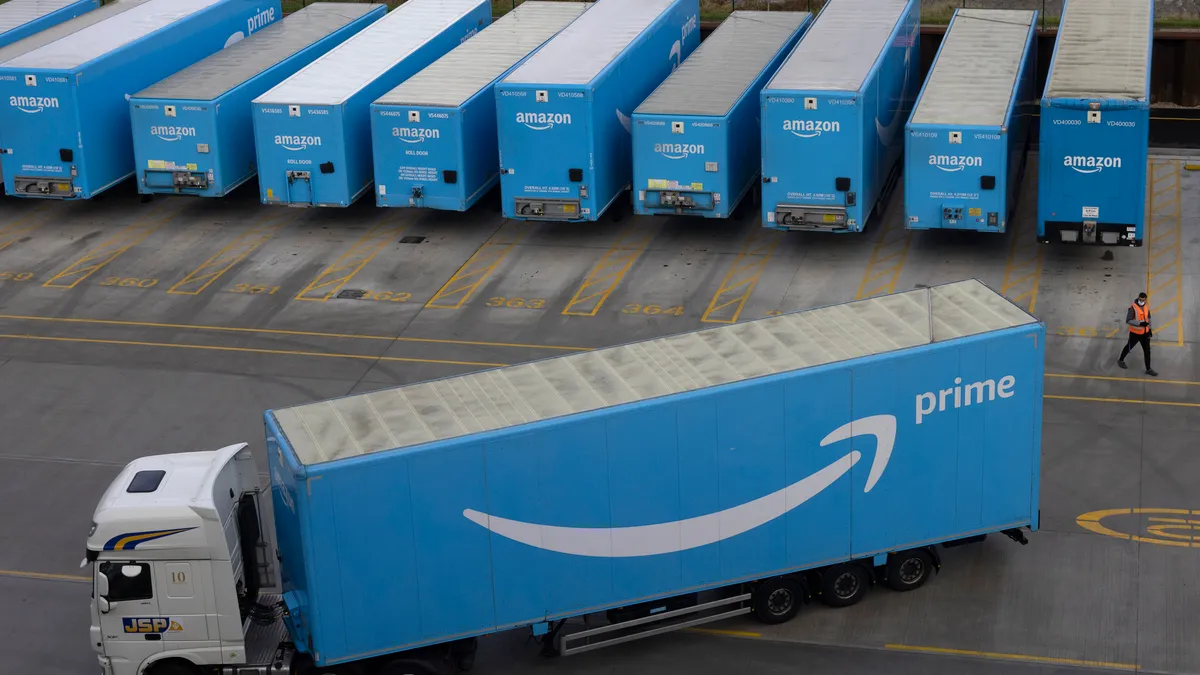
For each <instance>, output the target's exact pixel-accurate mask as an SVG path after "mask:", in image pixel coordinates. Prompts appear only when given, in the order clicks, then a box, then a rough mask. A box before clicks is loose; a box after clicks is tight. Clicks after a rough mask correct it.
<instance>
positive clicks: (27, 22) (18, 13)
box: [0, 0, 100, 47]
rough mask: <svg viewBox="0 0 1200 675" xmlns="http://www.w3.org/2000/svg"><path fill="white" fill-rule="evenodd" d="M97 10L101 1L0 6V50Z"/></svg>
mask: <svg viewBox="0 0 1200 675" xmlns="http://www.w3.org/2000/svg"><path fill="white" fill-rule="evenodd" d="M99 6H100V0H8V2H5V3H4V4H2V5H0V47H3V46H5V45H10V44H12V43H14V42H16V41H17V40H23V39H25V38H27V37H29V36H30V35H33V34H34V33H37V32H39V31H43V30H46V29H47V28H50V27H51V26H57V25H58V24H60V23H62V22H64V21H69V20H71V19H74V18H75V17H77V16H79V15H80V14H84V13H87V12H90V11H92V10H93V9H96V8H98V7H99Z"/></svg>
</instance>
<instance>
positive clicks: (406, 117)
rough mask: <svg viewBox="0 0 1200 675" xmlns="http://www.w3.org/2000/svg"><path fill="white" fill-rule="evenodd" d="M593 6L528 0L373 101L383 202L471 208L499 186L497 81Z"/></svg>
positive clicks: (377, 170) (379, 191)
mask: <svg viewBox="0 0 1200 675" xmlns="http://www.w3.org/2000/svg"><path fill="white" fill-rule="evenodd" d="M587 7H588V5H587V4H585V3H582V2H545V1H538V0H533V1H529V2H524V3H522V4H521V5H520V6H519V7H517V8H516V9H514V10H513V11H511V12H509V13H508V14H505V15H504V16H503V17H502V18H501V19H499V20H498V21H496V23H494V24H492V25H491V26H490V27H489V28H488V29H487V30H486V31H484V32H482V33H481V34H480V35H479V36H477V37H476V38H474V39H471V40H468V41H467V42H465V43H463V44H462V45H459V46H458V47H456V48H455V49H453V50H451V51H450V53H448V54H446V55H445V56H443V57H442V58H440V59H438V60H437V61H435V62H434V63H433V64H432V65H431V66H429V67H428V68H426V69H424V70H422V71H421V72H420V73H417V74H416V75H414V76H413V77H411V78H409V79H408V80H406V81H405V82H404V83H402V84H401V85H400V86H398V87H396V88H395V89H393V90H392V91H389V92H388V93H387V94H385V95H384V96H382V97H381V98H380V99H379V100H377V101H375V102H374V103H372V104H371V130H372V138H373V140H372V146H373V150H374V161H375V184H376V185H377V186H378V189H377V190H376V191H375V193H376V194H375V200H376V204H377V205H378V206H402V207H410V206H411V207H428V208H435V209H447V210H453V211H465V210H467V209H468V208H470V207H471V205H472V204H474V203H475V202H476V201H478V200H479V198H480V197H482V196H483V195H484V194H485V193H486V192H487V191H488V190H489V189H491V188H492V187H493V186H495V184H496V183H497V182H499V180H500V156H499V147H498V144H497V138H496V96H495V91H494V90H495V83H496V82H497V81H498V80H499V79H500V78H502V77H504V75H506V74H507V73H509V72H511V71H512V70H513V69H514V68H516V67H518V66H519V65H520V64H521V63H523V62H524V61H525V60H526V59H527V58H528V57H529V56H530V54H532V53H533V52H535V51H536V50H537V49H538V48H539V47H540V46H541V45H542V44H544V43H545V42H546V41H547V40H549V39H550V38H552V37H553V36H554V35H555V34H557V33H558V32H559V31H561V30H562V29H563V28H564V27H565V26H567V25H568V24H570V23H571V22H572V21H574V20H575V19H577V18H579V16H580V14H582V13H583V12H584V10H585V9H587Z"/></svg>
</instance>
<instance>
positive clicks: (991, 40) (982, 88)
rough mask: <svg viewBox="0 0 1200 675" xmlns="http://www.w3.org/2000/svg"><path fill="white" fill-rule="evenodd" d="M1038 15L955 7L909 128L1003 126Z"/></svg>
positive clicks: (1035, 13) (1022, 11) (1030, 11)
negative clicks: (963, 125) (952, 18)
mask: <svg viewBox="0 0 1200 675" xmlns="http://www.w3.org/2000/svg"><path fill="white" fill-rule="evenodd" d="M1036 16H1037V12H1034V11H1032V10H1021V9H960V10H958V11H957V12H956V13H955V15H954V20H953V22H951V24H950V30H949V31H947V33H946V37H945V38H944V40H943V42H942V48H941V53H940V54H939V55H938V58H937V61H936V62H935V63H934V64H933V70H932V71H931V72H930V73H929V78H928V79H927V80H926V82H925V91H924V92H923V93H922V94H921V97H920V99H918V100H917V107H916V110H915V111H914V112H913V117H912V123H913V124H972V125H982V126H1000V125H1002V124H1004V117H1005V114H1006V113H1007V112H1008V108H1009V104H1010V102H1011V101H1012V98H1013V96H1015V95H1016V87H1017V76H1018V75H1019V74H1020V72H1021V57H1022V56H1023V55H1024V53H1025V45H1026V44H1027V43H1028V41H1029V34H1030V32H1032V31H1033V30H1034V25H1033V24H1034V20H1035V18H1036Z"/></svg>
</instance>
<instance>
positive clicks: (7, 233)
mask: <svg viewBox="0 0 1200 675" xmlns="http://www.w3.org/2000/svg"><path fill="white" fill-rule="evenodd" d="M45 211H46V204H45V203H41V204H38V205H37V206H35V207H33V208H31V209H29V212H28V213H24V214H22V215H21V217H20V218H17V219H16V220H14V221H12V222H11V223H9V224H8V225H6V226H5V227H0V251H3V250H4V249H6V248H8V247H9V246H12V245H13V244H15V243H17V242H18V241H20V240H21V238H22V237H24V236H25V235H27V234H29V233H30V232H32V231H34V230H36V229H37V228H39V227H41V225H42V222H40V221H37V220H34V218H36V217H38V216H41V215H42V214H43V213H44V212H45ZM31 221H32V222H31Z"/></svg>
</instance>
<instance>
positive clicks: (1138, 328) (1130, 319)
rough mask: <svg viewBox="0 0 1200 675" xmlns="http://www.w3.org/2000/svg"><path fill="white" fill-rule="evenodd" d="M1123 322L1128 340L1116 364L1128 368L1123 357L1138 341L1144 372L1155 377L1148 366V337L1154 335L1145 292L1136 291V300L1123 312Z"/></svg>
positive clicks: (1156, 374)
mask: <svg viewBox="0 0 1200 675" xmlns="http://www.w3.org/2000/svg"><path fill="white" fill-rule="evenodd" d="M1125 323H1126V325H1128V326H1129V342H1127V343H1125V348H1124V349H1122V350H1121V356H1120V357H1118V358H1117V365H1118V366H1121V367H1122V368H1128V367H1129V366H1127V365H1125V357H1126V356H1129V350H1131V349H1133V346H1134V345H1136V344H1139V343H1140V344H1141V345H1142V353H1143V354H1145V355H1146V374H1147V375H1150V376H1152V377H1157V376H1158V373H1156V372H1154V369H1153V368H1151V367H1150V338H1151V337H1153V336H1154V331H1153V330H1152V329H1151V328H1150V308H1149V307H1147V306H1146V294H1145V293H1138V296H1137V300H1134V301H1133V304H1132V305H1130V306H1129V311H1127V312H1125Z"/></svg>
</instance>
